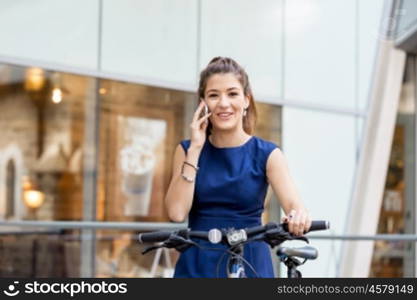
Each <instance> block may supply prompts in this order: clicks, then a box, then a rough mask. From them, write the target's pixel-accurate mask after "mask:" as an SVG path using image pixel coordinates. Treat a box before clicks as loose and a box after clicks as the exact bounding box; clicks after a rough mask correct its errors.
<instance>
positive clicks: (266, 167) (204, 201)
mask: <svg viewBox="0 0 417 300" xmlns="http://www.w3.org/2000/svg"><path fill="white" fill-rule="evenodd" d="M198 94H199V97H200V100H201V101H200V104H199V106H198V108H197V110H196V111H195V113H194V117H193V120H192V123H191V125H190V126H191V139H190V140H184V141H182V142H181V143H180V145H178V146H177V148H176V150H175V155H174V165H173V177H172V181H171V183H170V186H169V188H168V192H167V195H166V197H165V203H166V207H167V211H168V215H169V217H170V219H171V220H173V221H175V222H183V221H184V220H185V219H186V217H187V215H188V217H189V227H190V228H191V229H192V230H210V229H211V228H229V227H234V228H236V229H238V228H246V227H251V226H257V225H260V224H261V214H262V212H263V209H264V200H265V195H266V191H267V187H268V184H269V183H270V184H271V186H272V188H273V190H274V192H275V193H276V195H277V197H278V199H279V201H280V205H281V206H282V208H283V209H284V211H285V214H286V217H284V219H283V221H285V222H288V225H289V231H290V232H291V233H293V234H295V235H301V234H302V233H303V231H306V230H308V229H309V227H310V225H311V220H310V218H309V216H308V213H307V211H306V209H305V207H304V205H303V204H302V202H301V200H300V198H299V196H298V194H297V191H296V189H295V187H294V184H293V181H292V179H291V177H290V175H289V172H288V169H287V164H286V161H285V158H284V156H283V154H282V152H281V150H280V149H279V148H278V147H277V146H276V145H275V144H273V143H271V142H268V141H265V140H263V139H261V138H258V137H256V136H252V135H251V134H252V132H253V129H254V125H255V121H256V110H255V101H254V98H253V95H252V91H251V88H250V84H249V79H248V75H247V74H246V72H245V70H244V69H243V68H242V67H241V66H240V65H239V64H238V63H236V62H235V61H234V60H233V59H231V58H225V57H216V58H214V59H212V60H211V61H210V63H209V64H208V66H207V67H206V68H205V69H204V70H203V71H202V72H201V74H200V83H199V88H198ZM204 111H205V112H206V113H205V114H204V116H201V114H202V113H203V112H204ZM196 241H197V240H196ZM197 242H198V243H199V244H201V245H202V246H204V247H209V248H213V247H214V248H219V246H218V245H215V246H213V245H211V244H210V243H209V242H205V241H201V240H198V241H197ZM244 257H245V259H246V260H247V261H249V263H250V264H251V265H252V266H253V267H254V269H255V270H256V273H257V275H258V276H260V277H274V273H273V267H272V261H271V256H270V251H269V248H268V245H267V244H266V243H264V242H253V243H249V244H247V245H245V248H244ZM226 263H227V258H225V257H224V255H223V253H222V252H220V251H213V250H202V249H200V248H198V247H190V248H188V249H187V250H185V251H184V252H182V253H181V255H180V258H179V260H178V262H177V265H176V268H175V274H174V277H226ZM246 273H247V276H248V277H254V276H255V274H254V273H253V272H252V271H251V270H250V268H246Z"/></svg>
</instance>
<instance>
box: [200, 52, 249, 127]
mask: <svg viewBox="0 0 417 300" xmlns="http://www.w3.org/2000/svg"><path fill="white" fill-rule="evenodd" d="M226 73H232V74H234V75H235V76H236V78H237V80H238V81H239V82H240V84H241V85H242V88H243V93H244V95H245V96H246V97H247V98H248V99H249V107H248V108H247V112H246V116H243V130H244V131H245V132H246V133H247V134H252V133H253V131H254V129H255V125H256V107H255V99H254V97H253V94H252V89H251V87H250V84H249V78H248V74H246V71H245V70H244V69H243V68H242V67H241V66H240V65H239V64H238V63H237V62H236V61H234V60H233V59H231V58H229V57H221V56H217V57H215V58H213V59H212V60H211V61H210V62H209V64H208V65H207V67H206V68H205V69H204V70H202V71H201V73H200V82H199V85H198V96H199V99H201V98H203V99H204V93H205V91H206V87H207V81H208V79H209V78H210V77H211V76H212V75H215V74H226ZM211 128H212V125H211V123H210V121H209V125H208V126H207V135H208V134H210V132H211Z"/></svg>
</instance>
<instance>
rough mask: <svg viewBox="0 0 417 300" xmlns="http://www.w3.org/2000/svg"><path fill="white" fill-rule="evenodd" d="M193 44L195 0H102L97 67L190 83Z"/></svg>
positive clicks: (194, 62) (194, 60)
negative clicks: (100, 45)
mask: <svg viewBox="0 0 417 300" xmlns="http://www.w3.org/2000/svg"><path fill="white" fill-rule="evenodd" d="M196 48H197V1H194V0H176V1H172V0H153V1H147V0H118V1H113V0H104V1H103V38H102V61H101V67H102V70H103V71H105V72H109V73H121V74H128V75H133V76H139V77H142V78H146V80H148V81H149V80H154V81H155V82H159V81H166V83H165V84H166V85H170V84H171V85H173V86H177V85H185V86H187V85H188V86H192V85H194V84H195V80H196V72H197V52H196Z"/></svg>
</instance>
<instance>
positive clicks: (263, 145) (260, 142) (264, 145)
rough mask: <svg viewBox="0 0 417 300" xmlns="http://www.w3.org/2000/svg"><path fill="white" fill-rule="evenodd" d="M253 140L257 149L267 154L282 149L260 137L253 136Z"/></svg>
mask: <svg viewBox="0 0 417 300" xmlns="http://www.w3.org/2000/svg"><path fill="white" fill-rule="evenodd" d="M253 139H254V141H255V145H256V147H257V148H259V149H261V150H264V151H266V152H271V151H273V150H274V149H276V148H280V147H279V146H278V144H277V143H275V142H272V141H269V140H266V139H263V138H260V137H258V136H253Z"/></svg>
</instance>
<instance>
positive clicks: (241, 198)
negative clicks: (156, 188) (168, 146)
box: [174, 136, 277, 278]
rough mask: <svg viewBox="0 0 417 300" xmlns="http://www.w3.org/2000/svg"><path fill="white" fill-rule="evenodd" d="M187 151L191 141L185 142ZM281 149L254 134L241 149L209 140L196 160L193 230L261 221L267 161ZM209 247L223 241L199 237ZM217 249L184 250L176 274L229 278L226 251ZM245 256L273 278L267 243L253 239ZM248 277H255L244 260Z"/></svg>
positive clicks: (250, 225) (213, 246)
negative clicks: (215, 242) (212, 240)
mask: <svg viewBox="0 0 417 300" xmlns="http://www.w3.org/2000/svg"><path fill="white" fill-rule="evenodd" d="M181 145H182V147H183V148H184V151H185V153H187V150H188V148H189V146H190V140H184V141H181ZM275 148H277V145H275V144H274V143H272V142H269V141H266V140H263V139H261V138H259V137H256V136H252V137H251V138H250V139H249V140H248V141H246V143H245V144H243V145H241V146H238V147H227V148H218V147H215V146H214V145H212V144H211V142H210V141H209V140H208V139H206V142H205V144H204V146H203V149H202V150H201V153H200V157H199V160H198V166H199V170H198V173H197V177H196V183H195V189H194V199H193V205H192V208H191V210H190V213H189V217H188V226H189V227H190V228H191V229H192V230H210V229H212V228H218V229H220V228H230V227H234V228H236V229H240V228H246V227H252V226H257V225H261V214H262V212H263V209H264V200H265V195H266V192H267V188H268V182H267V177H266V161H267V159H268V156H269V154H270V153H271V152H272V151H273V150H274V149H275ZM195 241H196V242H198V243H199V244H200V245H201V246H203V247H206V248H217V249H219V248H222V249H225V246H223V245H220V244H215V245H214V244H211V243H210V242H208V241H202V240H199V239H196V240H195ZM223 254H224V251H219V250H202V249H199V248H198V247H194V246H193V247H190V248H188V249H187V250H185V251H184V252H182V253H181V254H180V257H179V259H178V261H177V264H176V266H175V273H174V277H177V278H181V277H183V278H184V277H185V278H190V277H203V278H213V277H227V270H226V268H227V259H228V257H229V255H228V254H225V255H223ZM244 258H245V259H246V260H247V261H248V262H249V263H250V264H251V265H252V266H253V267H254V269H255V270H256V272H257V275H258V276H259V277H274V271H273V267H272V260H271V254H270V250H269V246H268V244H266V243H265V242H251V243H248V244H246V245H245V247H244ZM245 271H246V275H247V277H256V275H255V273H253V271H252V270H251V269H250V268H249V267H248V266H247V265H246V264H245Z"/></svg>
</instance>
